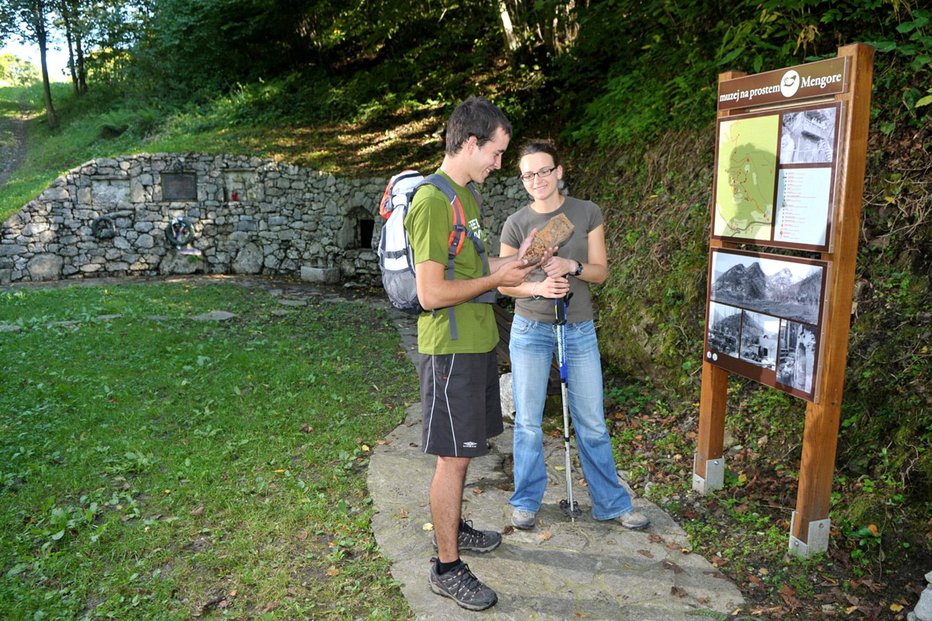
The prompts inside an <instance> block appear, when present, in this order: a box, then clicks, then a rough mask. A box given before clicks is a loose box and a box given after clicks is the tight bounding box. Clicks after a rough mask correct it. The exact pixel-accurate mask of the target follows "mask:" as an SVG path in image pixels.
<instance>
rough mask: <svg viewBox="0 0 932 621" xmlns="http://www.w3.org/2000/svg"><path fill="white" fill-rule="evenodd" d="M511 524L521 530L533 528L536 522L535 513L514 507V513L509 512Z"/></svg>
mask: <svg viewBox="0 0 932 621" xmlns="http://www.w3.org/2000/svg"><path fill="white" fill-rule="evenodd" d="M511 524H512V526H514V527H515V528H520V529H521V530H527V529H529V528H534V526H535V525H536V524H537V514H536V513H535V512H533V511H522V510H521V509H515V510H514V513H512V514H511Z"/></svg>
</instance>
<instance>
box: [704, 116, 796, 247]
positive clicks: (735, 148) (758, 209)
mask: <svg viewBox="0 0 932 621" xmlns="http://www.w3.org/2000/svg"><path fill="white" fill-rule="evenodd" d="M779 129H780V119H779V116H778V115H776V114H773V115H767V116H758V117H752V118H745V119H735V120H733V121H722V122H721V124H720V125H719V132H718V141H719V142H718V169H717V170H716V184H715V222H714V230H713V232H712V234H713V235H715V236H717V237H739V238H742V239H759V240H768V241H769V240H770V238H771V228H772V225H773V203H774V191H775V187H776V186H775V183H776V169H777V143H778V140H779V138H778V136H779Z"/></svg>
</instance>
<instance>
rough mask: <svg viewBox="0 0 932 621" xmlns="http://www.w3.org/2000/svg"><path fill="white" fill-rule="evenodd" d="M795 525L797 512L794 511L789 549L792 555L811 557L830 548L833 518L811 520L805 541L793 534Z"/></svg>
mask: <svg viewBox="0 0 932 621" xmlns="http://www.w3.org/2000/svg"><path fill="white" fill-rule="evenodd" d="M795 525H796V512H795V511H793V517H792V518H791V519H790V543H789V547H788V550H787V551H788V552H789V553H790V554H791V555H793V556H798V557H800V558H809V557H810V556H812V555H813V554H821V553H822V552H825V551H827V550H828V538H829V531H830V530H831V526H832V520H830V519H829V518H825V519H824V520H815V521H814V522H809V532H808V534H807V537H806V542H805V543H803V542H802V541H800V540H799V539H797V538H796V537H794V536H793V532H794V530H795Z"/></svg>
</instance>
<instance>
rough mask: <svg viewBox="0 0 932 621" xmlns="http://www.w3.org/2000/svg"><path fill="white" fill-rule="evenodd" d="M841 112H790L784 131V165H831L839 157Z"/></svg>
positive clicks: (784, 118)
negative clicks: (837, 139)
mask: <svg viewBox="0 0 932 621" xmlns="http://www.w3.org/2000/svg"><path fill="white" fill-rule="evenodd" d="M836 113H837V109H836V108H835V107H831V108H818V109H816V110H801V111H799V112H787V113H785V114H784V115H783V122H782V123H781V128H780V163H781V164H814V163H827V162H831V161H833V160H834V158H835V118H836Z"/></svg>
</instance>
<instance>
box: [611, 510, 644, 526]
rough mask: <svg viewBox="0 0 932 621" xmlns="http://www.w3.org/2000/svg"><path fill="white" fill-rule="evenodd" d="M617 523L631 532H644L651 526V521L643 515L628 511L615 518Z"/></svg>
mask: <svg viewBox="0 0 932 621" xmlns="http://www.w3.org/2000/svg"><path fill="white" fill-rule="evenodd" d="M615 521H616V522H618V523H619V524H621V525H622V526H624V527H625V528H628V529H631V530H644V529H645V528H647V527H648V526H650V520H649V519H648V518H647V516H646V515H644V514H643V513H638V512H637V511H628V512H627V513H623V514H622V515H619V516H618V517H616V518H615Z"/></svg>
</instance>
